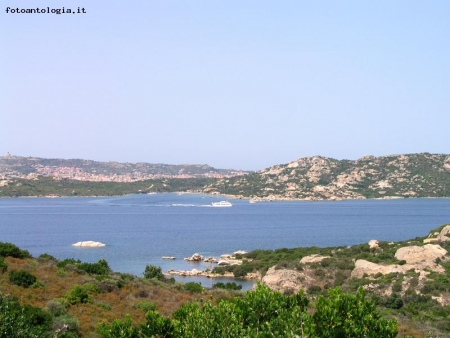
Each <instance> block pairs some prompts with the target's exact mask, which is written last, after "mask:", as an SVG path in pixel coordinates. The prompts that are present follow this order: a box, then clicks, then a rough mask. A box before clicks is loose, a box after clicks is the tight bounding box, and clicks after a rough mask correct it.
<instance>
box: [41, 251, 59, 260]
mask: <svg viewBox="0 0 450 338" xmlns="http://www.w3.org/2000/svg"><path fill="white" fill-rule="evenodd" d="M38 260H39V261H54V262H56V261H57V259H56V258H55V257H53V256H52V255H49V254H47V253H43V254H42V255H39V257H38Z"/></svg>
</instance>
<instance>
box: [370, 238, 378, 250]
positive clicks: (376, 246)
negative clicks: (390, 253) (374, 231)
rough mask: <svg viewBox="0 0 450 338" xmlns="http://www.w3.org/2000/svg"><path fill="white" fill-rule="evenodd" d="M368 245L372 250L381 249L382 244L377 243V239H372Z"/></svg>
mask: <svg viewBox="0 0 450 338" xmlns="http://www.w3.org/2000/svg"><path fill="white" fill-rule="evenodd" d="M368 244H369V247H370V248H371V249H376V248H379V247H380V242H379V241H377V240H376V239H371V240H370V241H369V243H368Z"/></svg>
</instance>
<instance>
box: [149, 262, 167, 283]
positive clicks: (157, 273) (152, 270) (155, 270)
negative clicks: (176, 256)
mask: <svg viewBox="0 0 450 338" xmlns="http://www.w3.org/2000/svg"><path fill="white" fill-rule="evenodd" d="M144 278H146V279H153V278H155V279H158V280H163V279H165V277H164V274H163V273H162V270H161V267H159V266H155V265H146V266H145V271H144Z"/></svg>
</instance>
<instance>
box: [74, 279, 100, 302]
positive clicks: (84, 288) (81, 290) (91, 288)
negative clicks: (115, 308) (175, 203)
mask: <svg viewBox="0 0 450 338" xmlns="http://www.w3.org/2000/svg"><path fill="white" fill-rule="evenodd" d="M89 292H91V293H98V292H100V289H99V287H98V286H96V285H94V284H92V283H86V284H84V285H75V286H74V287H72V289H70V290H69V291H68V292H67V293H66V295H65V299H66V300H67V302H68V303H69V304H72V305H73V304H77V303H90V302H91V301H92V299H91V297H90V296H89Z"/></svg>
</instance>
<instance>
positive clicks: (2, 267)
mask: <svg viewBox="0 0 450 338" xmlns="http://www.w3.org/2000/svg"><path fill="white" fill-rule="evenodd" d="M0 270H1V272H2V273H4V272H6V270H8V265H7V264H6V263H5V261H4V260H3V258H1V257H0Z"/></svg>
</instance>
